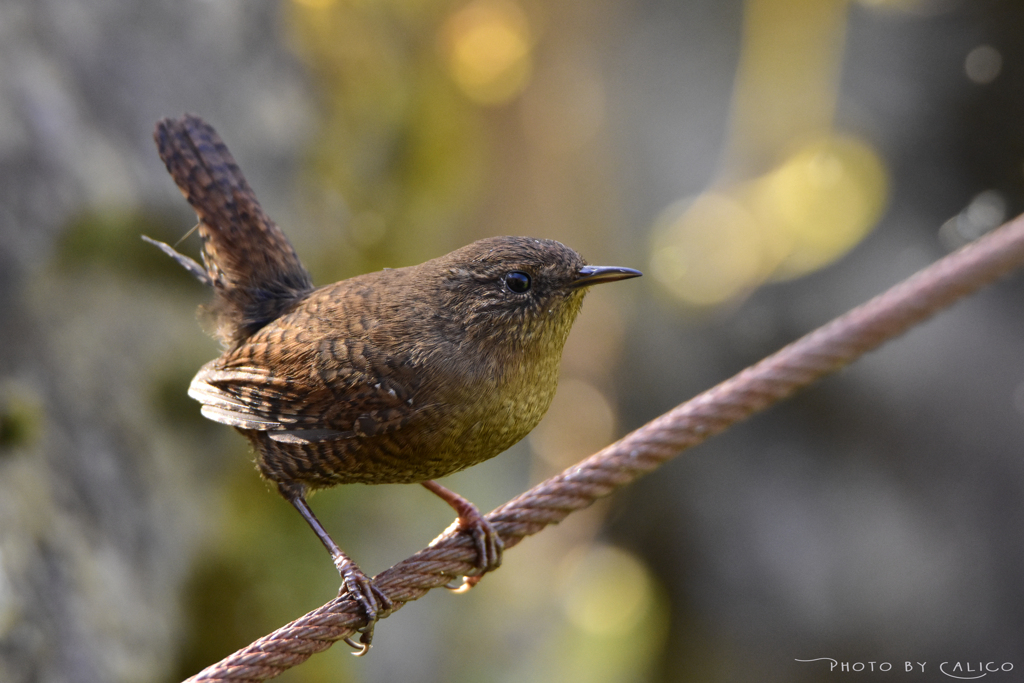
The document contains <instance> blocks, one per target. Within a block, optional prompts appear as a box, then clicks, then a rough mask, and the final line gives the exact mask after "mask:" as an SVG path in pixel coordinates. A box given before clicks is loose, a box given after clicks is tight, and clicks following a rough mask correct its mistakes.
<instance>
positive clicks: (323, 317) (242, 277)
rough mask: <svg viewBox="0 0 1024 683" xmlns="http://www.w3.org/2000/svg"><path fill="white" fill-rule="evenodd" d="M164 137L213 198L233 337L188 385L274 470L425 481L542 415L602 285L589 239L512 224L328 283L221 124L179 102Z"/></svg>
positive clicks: (295, 480) (220, 283) (342, 478)
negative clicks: (443, 250) (593, 276)
mask: <svg viewBox="0 0 1024 683" xmlns="http://www.w3.org/2000/svg"><path fill="white" fill-rule="evenodd" d="M156 139H157V143H158V148H159V152H160V156H161V158H162V159H163V160H164V162H165V163H166V165H167V168H168V170H169V171H170V173H171V175H172V176H173V178H174V180H175V182H176V183H177V184H178V186H179V188H180V189H181V190H182V192H183V193H184V195H185V196H186V197H187V198H188V201H189V203H190V204H191V205H192V206H193V207H194V208H195V209H196V212H197V214H198V216H199V219H200V225H199V231H200V235H201V236H202V238H203V258H204V262H205V271H206V273H207V277H208V281H209V282H210V284H212V285H213V286H214V289H215V292H216V295H215V296H216V300H215V303H214V307H213V308H214V312H215V314H216V315H217V316H218V323H219V324H218V330H219V336H220V337H221V339H222V340H223V341H224V342H225V344H226V346H227V350H226V351H225V353H224V354H223V355H222V356H221V357H220V358H218V359H216V360H214V361H212V362H210V363H207V364H206V365H205V366H204V367H203V368H202V369H201V370H200V371H199V373H198V374H197V375H196V377H195V379H194V380H193V381H192V384H191V387H190V389H189V394H190V395H191V396H192V397H193V398H195V399H197V400H198V401H200V402H201V403H202V404H203V414H204V415H205V416H206V417H208V418H210V419H212V420H215V421H217V422H221V423H224V424H227V425H231V426H233V427H236V428H237V429H238V430H239V431H241V432H242V433H243V434H245V435H246V436H247V437H248V438H249V439H250V440H251V441H252V443H253V444H254V446H255V448H256V450H257V453H258V462H259V467H260V470H261V471H262V472H263V474H264V475H265V476H266V477H267V478H268V479H271V480H273V481H275V482H277V483H278V484H284V485H291V484H295V485H301V486H302V487H303V488H319V487H325V486H331V485H334V484H341V483H349V482H361V483H412V482H422V481H425V480H428V479H433V478H436V477H442V476H445V475H447V474H451V473H453V472H456V471H459V470H461V469H463V468H466V467H469V466H471V465H474V464H476V463H478V462H481V461H483V460H486V459H488V458H490V457H493V456H495V455H497V454H498V453H500V452H502V451H503V450H505V449H507V448H508V447H509V446H511V445H512V444H514V443H515V442H517V441H519V440H520V439H521V438H523V437H524V436H525V435H526V434H527V433H529V431H530V430H531V429H533V427H534V426H536V424H537V423H538V422H539V421H540V419H541V417H542V416H543V415H544V413H545V412H546V411H547V408H548V406H549V405H550V403H551V399H552V397H553V395H554V392H555V387H556V384H557V377H558V363H559V360H560V358H561V353H562V348H563V345H564V343H565V339H566V337H567V336H568V333H569V329H570V327H571V326H572V323H573V320H574V319H575V317H576V315H577V313H578V312H579V309H580V305H581V303H582V299H583V295H584V292H585V291H586V290H585V288H583V287H579V288H576V287H573V286H572V283H573V282H574V280H576V279H577V278H578V277H579V271H580V268H582V267H583V266H584V265H585V262H584V261H583V259H582V258H581V257H580V256H579V255H578V254H577V253H576V252H575V251H573V250H572V249H569V248H568V247H566V246H564V245H562V244H560V243H558V242H554V241H550V240H538V239H532V238H525V237H496V238H490V239H485V240H481V241H479V242H474V243H473V244H470V245H469V246H467V247H464V248H462V249H459V250H457V251H454V252H452V253H450V254H447V255H445V256H442V257H440V258H437V259H433V260H431V261H427V262H426V263H423V264H420V265H417V266H411V267H408V268H400V269H394V270H384V271H379V272H375V273H368V274H365V275H360V276H357V277H354V278H351V279H348V280H344V281H342V282H338V283H336V284H333V285H328V286H326V287H322V288H319V289H315V290H313V289H312V285H311V284H310V281H309V276H308V275H307V274H306V271H305V269H304V268H303V267H302V264H301V263H300V262H299V260H298V257H297V256H296V255H295V252H294V250H293V249H292V247H291V245H290V244H289V243H288V241H287V238H286V237H285V236H284V234H283V233H282V232H281V230H280V229H279V228H278V227H277V226H276V225H274V223H273V222H271V221H270V220H269V219H268V218H267V217H266V215H265V214H264V213H263V211H262V209H260V207H259V204H258V203H257V201H256V199H255V196H254V195H253V192H252V190H251V189H250V188H249V186H248V184H247V183H246V181H245V179H244V178H243V176H242V174H241V172H240V171H239V169H238V167H237V166H236V165H235V163H234V161H233V159H232V158H231V155H230V153H229V152H228V151H227V149H226V147H224V145H223V143H221V141H220V139H219V138H218V137H217V135H216V133H215V132H214V131H213V129H212V128H210V127H209V126H208V125H207V124H205V123H204V122H202V121H201V120H200V119H197V118H194V117H184V118H183V119H181V120H180V121H172V120H165V121H163V122H161V123H160V124H158V127H157V133H156ZM181 259H185V260H187V257H180V259H179V260H181ZM186 266H187V264H186ZM187 267H188V266H187ZM197 267H198V266H197ZM190 269H191V268H190ZM513 270H514V271H521V272H524V273H527V274H528V275H529V276H530V278H531V281H532V283H533V285H532V287H531V289H530V290H529V292H527V293H526V294H517V293H514V292H512V291H510V289H509V288H508V287H507V286H505V284H504V281H503V279H502V278H503V276H505V275H506V274H507V273H508V272H510V271H513Z"/></svg>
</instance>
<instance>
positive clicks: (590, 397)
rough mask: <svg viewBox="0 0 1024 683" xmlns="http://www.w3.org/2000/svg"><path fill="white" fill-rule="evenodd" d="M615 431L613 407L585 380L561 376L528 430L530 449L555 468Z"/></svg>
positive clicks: (606, 440) (595, 448)
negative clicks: (548, 404)
mask: <svg viewBox="0 0 1024 683" xmlns="http://www.w3.org/2000/svg"><path fill="white" fill-rule="evenodd" d="M614 435H615V410H614V408H612V405H611V403H610V402H609V401H608V399H607V398H605V396H604V394H602V393H601V391H600V390H598V389H597V387H595V386H594V385H592V384H590V383H589V382H585V381H583V380H580V379H564V380H562V381H561V382H560V383H559V386H558V393H557V394H556V395H555V398H554V400H553V401H552V403H551V408H549V409H548V413H547V415H545V416H544V419H543V420H542V421H541V423H540V424H539V425H537V428H536V429H534V430H533V432H532V433H531V434H530V437H529V439H530V445H531V446H532V447H533V451H534V452H535V453H536V454H537V455H538V456H539V457H540V458H541V459H542V460H544V462H546V463H547V464H548V465H550V466H552V467H553V468H556V469H562V468H563V467H568V466H569V465H571V464H572V463H574V462H576V461H577V460H580V459H582V458H585V457H586V456H588V455H590V454H591V453H594V452H595V451H598V450H600V449H601V448H604V447H605V446H607V445H608V443H609V442H611V440H612V438H613V437H614Z"/></svg>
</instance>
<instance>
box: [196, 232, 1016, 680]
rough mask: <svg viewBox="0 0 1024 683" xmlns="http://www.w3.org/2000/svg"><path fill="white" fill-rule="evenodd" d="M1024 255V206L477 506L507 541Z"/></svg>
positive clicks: (265, 668) (427, 570)
mask: <svg viewBox="0 0 1024 683" xmlns="http://www.w3.org/2000/svg"><path fill="white" fill-rule="evenodd" d="M1022 263H1024V216H1021V217H1018V218H1016V219H1014V220H1013V221H1011V222H1009V223H1007V224H1006V225H1004V226H1003V227H1001V228H999V229H998V230H995V231H993V232H992V233H990V234H988V235H986V236H985V237H983V238H981V239H979V240H978V241H977V242H975V243H973V244H970V245H967V246H966V247H964V248H963V249H961V250H960V251H957V252H955V253H953V254H950V255H949V256H947V257H945V258H943V259H941V260H940V261H938V262H936V263H934V264H932V265H931V266H929V267H928V268H925V269H924V270H922V271H920V272H918V273H917V274H915V275H914V276H912V277H911V278H909V279H907V280H905V281H903V282H902V283H900V284H898V285H896V286H895V287H893V288H892V289H890V290H889V291H887V292H885V293H883V294H881V295H879V296H877V297H875V298H874V299H871V300H870V301H868V302H867V303H865V304H863V305H861V306H859V307H857V308H855V309H853V310H852V311H850V312H849V313H847V314H845V315H843V316H841V317H839V318H836V319H835V320H833V321H832V322H831V323H829V324H827V325H825V326H824V327H821V328H818V329H817V330H815V331H814V332H812V333H810V334H808V335H806V336H804V337H802V338H801V339H799V340H797V341H795V342H793V343H792V344H790V345H788V346H786V347H785V348H783V349H782V350H780V351H778V352H777V353H775V354H773V355H771V356H769V357H768V358H765V359H764V360H762V361H761V362H759V363H757V364H756V365H753V366H751V367H749V368H747V369H746V370H744V371H742V372H741V373H739V374H738V375H736V376H735V377H733V378H732V379H729V380H727V381H725V382H723V383H721V384H719V385H718V386H716V387H714V388H712V389H709V390H708V391H705V392H704V393H702V394H700V395H699V396H697V397H695V398H693V399H691V400H690V401H687V402H686V403H683V404H682V405H680V406H678V407H676V408H674V409H673V410H671V411H669V412H667V413H665V414H664V415H662V416H661V417H659V418H657V419H655V420H653V421H651V422H649V423H648V424H646V425H644V426H643V427H641V428H639V429H637V430H636V431H634V432H632V433H630V434H628V435H627V436H625V437H623V438H622V439H620V440H619V441H617V442H615V443H613V444H611V445H610V446H608V447H606V448H604V449H603V450H601V451H599V452H598V453H596V454H594V455H592V456H590V457H588V458H586V459H585V460H583V461H581V462H580V463H578V464H576V465H574V466H573V467H570V468H569V469H567V470H565V471H564V472H562V473H561V474H558V475H556V476H554V477H552V478H551V479H548V480H547V481H544V482H542V483H540V484H538V485H537V486H535V487H533V488H532V489H530V490H529V491H527V492H525V493H523V494H522V495H520V496H518V497H517V498H514V499H513V500H511V501H509V502H508V503H505V504H504V505H502V506H501V507H499V508H497V509H496V510H494V511H492V512H491V513H489V514H488V515H487V519H488V521H489V522H490V523H491V524H492V525H493V527H494V529H495V530H496V531H497V532H498V534H499V535H500V536H501V538H502V540H503V541H504V543H505V548H506V549H507V548H511V547H512V546H514V545H516V544H517V543H519V541H521V540H522V539H523V538H525V537H526V536H530V535H532V534H535V533H537V532H538V531H540V530H541V529H543V528H544V527H546V526H547V525H549V524H556V523H558V522H560V521H562V520H563V519H565V517H567V516H568V515H569V514H570V513H572V512H574V511H575V510H580V509H582V508H585V507H587V506H589V505H590V504H591V503H593V502H594V501H595V500H596V499H597V498H600V497H602V496H606V495H608V494H609V493H611V492H612V491H614V490H615V489H617V488H619V487H621V486H624V485H626V484H628V483H630V482H632V481H634V480H635V479H637V478H638V477H640V475H642V474H646V473H647V472H650V471H651V470H653V469H655V468H656V467H658V466H659V465H661V464H662V463H664V462H665V461H666V460H669V459H670V458H673V457H675V456H676V455H678V454H679V453H680V452H681V451H683V450H685V449H686V448H689V447H691V446H694V445H696V444H698V443H700V442H702V441H704V440H705V439H707V438H708V437H710V436H713V435H715V434H717V433H719V432H721V431H723V430H725V429H726V428H727V427H729V426H730V425H732V424H734V423H736V422H739V421H741V420H743V419H745V418H747V417H749V416H750V415H752V414H753V413H756V412H758V411H760V410H764V409H765V408H767V407H768V406H770V405H772V404H774V403H776V402H778V401H781V400H782V399H784V398H786V397H788V396H789V395H791V394H792V393H793V392H795V391H796V390H797V389H800V388H803V387H805V386H807V385H809V384H811V383H813V382H814V381H816V380H817V379H819V378H821V377H823V376H824V375H827V374H829V373H831V372H834V371H836V370H838V369H839V368H841V367H843V366H845V365H847V364H849V363H850V362H852V361H853V360H855V359H857V358H859V357H860V356H861V355H863V354H864V353H866V352H868V351H870V350H872V349H874V348H875V347H877V346H878V345H879V344H881V343H882V342H883V341H885V340H887V339H891V338H893V337H895V336H898V335H899V334H902V333H903V332H905V331H906V330H907V329H909V328H910V327H912V326H913V325H916V324H917V323H920V322H921V321H923V320H925V319H926V318H928V317H930V316H932V315H933V314H935V313H936V312H938V311H940V310H942V309H943V308H946V307H947V306H949V305H951V304H952V303H953V302H955V301H956V300H957V299H959V298H961V297H963V296H965V295H967V294H969V293H971V292H974V291H976V290H978V289H980V288H981V287H983V286H985V285H987V284H989V283H990V282H992V281H993V280H995V279H996V278H998V277H1000V276H1002V275H1004V274H1006V273H1008V272H1010V271H1011V270H1013V269H1015V268H1016V267H1018V266H1020V265H1021V264H1022ZM476 552H477V551H476V549H475V547H474V545H473V543H472V541H471V540H470V538H469V537H468V536H466V535H464V534H462V533H460V532H459V531H458V529H457V526H456V525H454V524H453V525H452V527H450V528H449V529H448V530H447V531H446V532H445V533H444V534H442V535H441V536H439V537H438V538H437V539H435V540H434V541H433V542H432V543H431V544H430V546H428V547H427V548H425V549H424V550H421V551H420V552H418V553H416V554H415V555H413V556H412V557H410V558H408V559H406V560H404V561H402V562H400V563H398V564H396V565H395V566H393V567H391V568H390V569H388V570H386V571H384V572H382V573H381V574H379V575H378V576H376V577H375V578H374V582H375V583H376V584H377V586H379V587H380V589H381V590H382V591H384V592H385V593H386V594H387V595H388V596H389V597H390V598H391V600H392V601H394V603H395V609H396V610H397V609H399V608H401V607H402V605H403V604H404V603H406V602H409V601H411V600H416V599H417V598H419V597H421V596H423V595H424V594H426V593H427V591H429V590H430V589H432V588H437V587H439V586H443V585H445V584H447V583H448V582H450V581H451V580H452V579H453V578H454V577H457V576H461V575H464V574H466V573H467V572H470V571H472V569H473V563H474V561H475V559H476ZM363 625H365V618H364V617H363V612H362V609H361V608H360V607H359V604H358V603H357V602H356V601H355V600H353V599H351V598H350V597H349V596H348V595H347V594H346V595H341V596H339V597H338V598H335V599H334V600H331V601H330V602H328V603H327V604H326V605H324V606H323V607H320V608H319V609H317V610H314V611H312V612H310V613H309V614H307V615H305V616H303V617H301V618H299V619H296V620H295V621H293V622H292V623H290V624H288V625H286V626H284V627H282V628H280V629H278V630H277V631H274V632H273V633H271V634H269V635H267V636H264V637H263V638H260V639H259V640H257V641H256V642H254V643H252V644H251V645H249V646H248V647H246V648H243V649H241V650H239V651H238V652H236V653H234V654H233V655H230V656H228V657H226V658H225V659H224V660H222V661H221V662H219V663H217V664H214V665H213V666H211V667H209V668H207V669H205V670H204V671H202V672H201V673H199V674H197V675H196V676H194V677H192V678H190V679H189V681H263V680H267V679H269V678H273V677H274V676H277V675H278V674H280V673H281V672H283V671H284V670H286V669H289V668H291V667H293V666H296V665H297V664H300V663H302V662H303V661H305V660H306V659H308V658H309V657H310V656H311V655H313V654H315V653H317V652H321V651H323V650H326V649H327V648H329V647H330V646H331V645H333V644H334V643H335V642H337V641H339V640H341V639H343V638H346V637H349V636H351V635H352V634H353V633H355V631H356V629H358V628H360V627H361V626H363Z"/></svg>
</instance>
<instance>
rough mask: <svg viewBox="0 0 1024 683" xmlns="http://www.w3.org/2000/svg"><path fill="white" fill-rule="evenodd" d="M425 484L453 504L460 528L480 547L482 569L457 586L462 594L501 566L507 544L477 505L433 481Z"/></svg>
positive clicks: (478, 565) (478, 556)
mask: <svg viewBox="0 0 1024 683" xmlns="http://www.w3.org/2000/svg"><path fill="white" fill-rule="evenodd" d="M423 486H424V488H426V489H427V490H428V491H431V492H433V493H435V494H437V495H438V496H440V497H441V499H442V500H443V501H444V502H446V503H448V504H449V505H451V506H452V509H454V510H455V512H456V513H457V514H458V515H459V528H460V529H462V530H463V531H465V532H467V533H469V535H470V536H471V537H472V539H473V544H474V545H475V546H476V558H477V565H476V566H477V569H478V570H479V572H478V573H476V574H475V575H473V576H467V577H465V578H464V579H463V583H462V585H461V586H458V587H457V588H456V589H455V590H457V591H458V592H460V593H461V592H464V591H467V590H469V589H470V588H472V587H473V586H475V585H476V584H478V583H480V579H481V578H483V575H484V574H486V573H487V572H490V571H494V570H495V569H497V568H498V567H500V566H501V554H502V551H504V550H505V544H504V543H502V541H501V536H499V535H498V533H497V532H496V531H495V530H494V527H492V526H491V524H490V522H488V521H487V520H486V519H484V516H483V515H481V514H480V511H479V510H477V509H476V506H475V505H473V504H472V503H470V502H469V501H468V500H466V499H465V498H463V497H462V496H460V495H459V494H457V493H455V492H454V491H450V490H449V489H446V488H445V487H443V486H441V485H440V484H438V483H437V482H436V481H433V480H430V481H425V482H423Z"/></svg>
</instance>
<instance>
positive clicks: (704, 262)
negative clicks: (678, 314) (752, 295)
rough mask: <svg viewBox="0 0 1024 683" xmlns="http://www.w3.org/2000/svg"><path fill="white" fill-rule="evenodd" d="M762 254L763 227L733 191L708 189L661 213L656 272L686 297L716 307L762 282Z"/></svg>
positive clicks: (655, 247)
mask: <svg viewBox="0 0 1024 683" xmlns="http://www.w3.org/2000/svg"><path fill="white" fill-rule="evenodd" d="M763 254H764V249H763V245H762V232H761V229H760V226H759V225H758V222H757V220H756V218H755V217H754V216H753V215H752V214H751V213H750V211H749V210H748V209H747V207H746V206H744V205H743V203H741V202H740V201H737V200H736V199H734V198H733V197H731V196H729V195H728V194H725V193H717V192H707V193H705V194H703V195H701V196H700V197H698V198H697V199H695V200H693V201H692V202H683V203H678V204H675V205H673V206H671V207H669V208H668V209H666V210H665V212H664V213H663V214H662V216H661V218H660V219H659V220H658V225H657V226H656V227H655V234H654V240H653V244H652V250H651V273H652V274H653V275H654V277H655V278H656V279H657V280H658V281H659V282H660V283H661V284H662V285H663V286H665V287H666V288H667V289H668V290H669V291H670V292H672V293H673V294H674V295H675V296H677V297H678V298H679V299H681V300H683V301H684V302H686V303H688V304H690V305H694V306H713V305H716V304H720V303H722V302H725V301H728V300H729V299H733V298H735V297H737V296H739V295H741V294H743V293H744V292H746V291H748V290H749V289H751V288H753V287H755V286H756V285H757V284H759V283H760V281H761V279H762V278H763V276H764V266H765V264H764V262H763Z"/></svg>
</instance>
